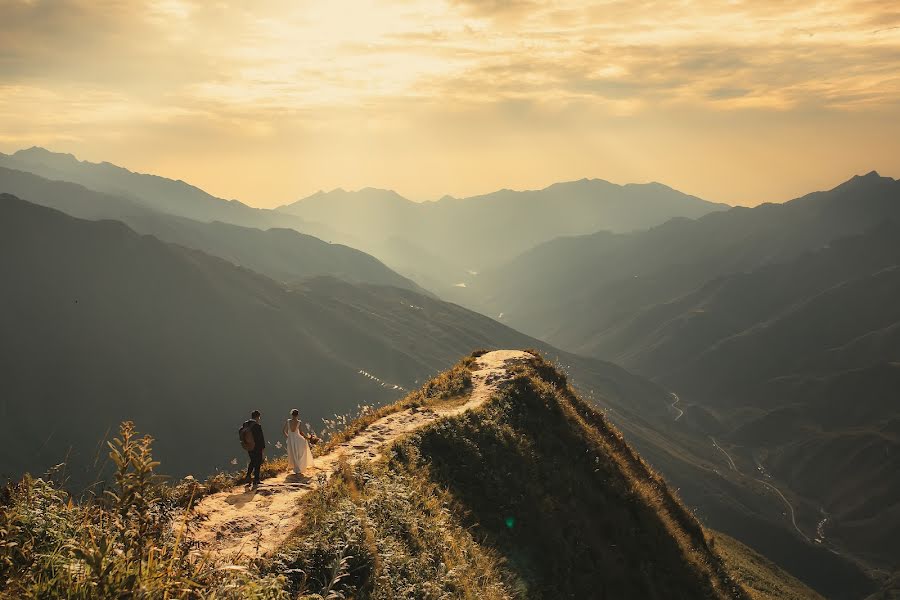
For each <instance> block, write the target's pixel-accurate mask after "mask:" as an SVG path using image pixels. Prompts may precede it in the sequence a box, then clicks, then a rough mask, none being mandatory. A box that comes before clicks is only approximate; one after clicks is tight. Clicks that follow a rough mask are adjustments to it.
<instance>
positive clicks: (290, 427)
mask: <svg viewBox="0 0 900 600" xmlns="http://www.w3.org/2000/svg"><path fill="white" fill-rule="evenodd" d="M287 455H288V464H290V466H291V469H293V470H294V473H295V474H297V475H299V474H300V473H302V472H303V471H305V470H306V469H308V468H310V467H311V466H313V456H312V450H310V449H309V443H307V441H306V438H304V437H303V436H302V435H300V423H299V422H297V423H294V422H291V421H288V422H287Z"/></svg>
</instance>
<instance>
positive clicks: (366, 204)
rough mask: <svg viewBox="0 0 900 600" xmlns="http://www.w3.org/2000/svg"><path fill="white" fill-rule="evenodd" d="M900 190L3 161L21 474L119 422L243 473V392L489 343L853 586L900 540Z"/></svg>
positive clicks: (162, 445) (361, 392)
mask: <svg viewBox="0 0 900 600" xmlns="http://www.w3.org/2000/svg"><path fill="white" fill-rule="evenodd" d="M898 186H900V182H897V181H896V180H893V179H890V178H887V177H881V176H879V175H878V174H876V173H870V174H868V175H865V176H858V177H855V178H853V179H851V180H850V181H848V182H846V183H844V184H842V185H840V186H838V187H836V188H834V189H833V190H829V191H826V192H817V193H814V194H810V195H808V196H804V197H802V198H799V199H797V200H793V201H790V202H787V203H785V204H783V205H772V204H764V205H761V206H758V207H755V208H731V209H729V208H727V207H724V206H721V205H714V204H711V203H706V202H703V201H701V200H699V199H696V198H693V197H690V196H685V195H683V194H680V193H678V192H675V191H674V190H671V189H669V188H665V186H660V185H658V184H649V185H645V186H615V185H613V184H609V183H607V182H602V181H599V180H583V181H580V182H571V183H567V184H557V185H554V186H551V187H550V188H547V189H545V190H540V191H534V192H511V191H507V190H504V191H502V192H498V193H496V194H490V195H487V196H485V197H480V198H474V199H462V200H460V199H454V198H449V197H448V198H444V199H441V200H440V201H438V202H432V203H413V202H409V201H407V200H405V199H403V198H402V197H400V196H398V195H397V194H395V193H393V192H388V191H381V190H373V189H366V190H361V191H360V192H343V191H340V190H338V191H335V192H330V193H327V194H317V195H315V196H313V197H311V198H308V199H304V200H302V201H300V202H299V203H295V204H293V205H290V206H287V207H282V208H280V209H278V210H271V211H267V210H260V209H254V208H251V207H249V206H247V205H243V204H240V203H237V202H234V201H225V200H221V199H218V198H215V197H213V196H211V195H209V194H206V193H205V192H202V191H201V190H198V189H197V188H194V187H193V186H190V185H189V184H186V183H184V182H175V181H171V180H165V179H163V178H158V177H155V176H150V175H142V174H136V173H131V172H130V171H127V170H125V169H121V168H120V167H115V166H113V165H110V164H109V163H103V164H99V165H97V164H93V163H86V162H82V161H78V160H77V159H75V158H74V157H71V156H69V155H58V154H55V153H50V152H48V151H45V150H42V149H31V150H28V151H20V152H17V153H15V154H13V155H10V156H0V192H7V193H8V194H13V195H3V196H0V236H2V237H0V278H2V279H0V280H2V281H4V285H5V288H6V290H8V291H7V292H6V293H5V294H4V296H3V299H2V300H0V330H2V331H3V332H4V335H3V343H2V344H0V351H2V356H0V360H2V361H3V364H4V365H5V374H4V377H3V378H2V383H0V396H2V398H3V406H2V410H3V414H4V416H7V417H8V418H10V419H13V420H14V421H15V422H17V423H22V424H23V426H22V427H21V428H19V430H18V431H15V432H14V433H13V434H12V435H13V437H14V440H13V441H12V443H11V448H10V451H9V452H7V453H5V458H4V460H3V462H2V463H0V472H3V473H4V474H9V475H14V474H16V473H19V472H21V470H22V469H23V468H24V469H29V470H33V471H36V472H40V471H41V470H42V469H46V468H48V467H49V466H51V465H52V464H55V463H56V462H60V461H61V460H63V458H65V457H66V454H67V452H69V459H70V460H69V462H70V473H69V474H70V476H71V477H72V478H73V480H77V479H79V478H80V479H82V480H83V479H84V477H86V474H87V473H88V472H90V471H91V469H90V468H88V465H87V463H90V462H91V460H92V457H93V456H94V455H96V454H97V451H96V448H97V444H98V443H99V442H100V440H102V439H103V438H104V437H105V434H106V432H107V428H109V427H112V426H114V425H115V423H117V422H118V421H120V420H122V419H124V418H134V419H136V420H138V421H139V422H141V423H142V424H144V423H146V425H143V427H144V428H145V429H146V430H149V431H152V432H153V433H154V434H155V435H156V436H157V437H158V438H159V441H158V451H159V453H160V456H161V457H162V458H164V459H165V461H166V463H168V464H175V465H178V466H177V467H176V468H175V469H174V472H175V473H177V474H180V473H185V472H197V473H203V472H208V471H209V470H210V469H212V468H228V467H227V464H228V459H229V458H230V456H231V455H235V454H238V453H237V452H234V445H235V441H234V439H232V438H233V437H234V436H233V431H232V429H234V423H232V422H231V421H233V415H234V414H238V413H242V412H245V411H246V410H248V409H249V407H250V406H257V407H259V408H260V409H261V410H263V412H264V413H265V414H266V415H267V416H268V415H274V414H280V412H283V411H284V410H285V409H286V407H287V406H289V405H291V406H294V405H296V406H297V407H298V408H300V409H301V411H302V414H303V416H304V419H305V420H307V421H309V422H311V423H314V424H318V423H319V422H321V419H322V418H327V417H330V416H331V415H333V414H334V413H342V412H348V411H352V410H353V409H354V408H355V407H356V405H357V404H370V403H371V404H375V405H380V404H383V403H385V402H388V401H390V400H392V399H394V398H396V397H397V396H398V395H400V394H401V393H402V392H403V390H404V389H412V388H413V387H416V386H417V384H418V382H421V381H423V380H424V378H427V377H428V376H430V375H431V374H433V373H435V372H437V371H440V370H442V369H444V368H445V367H446V366H447V365H448V364H449V363H450V362H452V361H453V360H455V359H456V358H457V357H458V356H459V355H461V354H465V353H467V352H469V351H470V350H471V349H472V348H474V347H486V348H495V347H515V348H526V347H533V348H537V349H539V350H540V351H542V352H543V353H545V355H547V356H549V357H551V358H555V359H556V360H557V361H558V364H559V365H561V366H562V367H564V368H565V369H566V370H567V371H568V373H569V377H570V381H571V382H572V384H573V385H574V387H575V388H576V389H577V390H579V391H580V393H582V394H583V395H584V396H585V397H586V398H588V399H590V400H591V401H592V402H594V403H595V404H596V405H598V406H600V407H601V408H603V409H604V410H605V411H606V412H607V415H608V418H609V419H610V420H611V421H612V422H614V423H616V425H617V426H618V427H619V428H620V429H621V430H622V431H623V433H624V435H625V437H626V438H627V439H628V441H629V442H630V443H631V444H632V445H633V446H634V447H635V448H636V449H637V450H638V451H639V452H640V453H641V455H642V456H643V457H644V458H645V459H647V460H648V461H649V462H650V463H651V464H653V465H654V467H656V468H657V469H659V470H660V471H661V472H662V473H663V474H664V475H665V477H666V479H667V480H668V481H669V482H670V484H671V485H673V486H675V487H677V488H678V489H679V490H680V494H681V495H682V497H683V498H684V500H685V501H686V502H687V503H688V505H689V506H691V507H693V509H694V510H696V511H697V514H698V515H699V516H700V517H701V518H702V519H703V521H704V522H705V523H708V524H710V525H711V526H713V527H715V528H716V529H719V530H722V531H724V532H725V533H728V534H730V535H732V536H734V537H736V538H738V539H740V540H741V541H743V542H745V543H747V544H748V545H750V546H752V547H753V548H754V549H756V550H758V551H761V552H762V553H763V554H765V555H766V556H767V557H768V558H770V559H773V560H774V561H775V562H777V563H778V564H779V565H780V566H782V567H784V568H786V569H787V570H788V571H790V572H791V573H792V574H794V575H796V576H797V577H799V578H800V579H802V580H803V581H804V582H806V583H808V584H810V585H811V586H812V587H814V588H816V589H817V590H818V591H820V592H822V593H823V594H825V595H826V596H828V597H833V598H858V597H860V595H862V594H864V593H867V591H871V589H872V588H873V583H872V577H874V578H875V579H879V578H881V577H882V576H881V575H879V572H881V571H887V572H889V571H890V570H891V569H892V568H893V566H894V565H893V564H892V557H895V556H896V555H897V553H898V551H900V547H898V546H897V542H896V540H897V539H900V536H898V534H900V531H898V526H900V512H898V510H900V504H898V502H897V498H898V497H900V488H898V485H900V479H898V478H897V477H896V475H895V473H896V472H900V469H898V468H897V467H898V466H900V465H898V463H897V460H896V456H897V452H898V450H900V442H898V440H900V426H898V423H900V421H898V419H900V415H898V412H897V404H896V392H895V390H896V389H898V383H900V368H898V365H900V353H898V352H900V337H898V331H900V313H898V312H897V308H896V307H897V306H900V303H898V302H897V299H898V298H900V277H898V275H897V274H898V272H900V241H898V240H900V224H898V220H900V192H898ZM15 196H18V198H17V197H15ZM19 198H22V199H24V200H26V201H27V202H25V201H23V200H20V199H19ZM39 205H40V206H39ZM47 207H49V208H47ZM554 208H555V212H554ZM51 209H55V210H51ZM58 211H62V212H58ZM62 213H66V214H62ZM557 213H559V214H557ZM67 215H68V216H67ZM573 215H575V217H573ZM576 217H577V218H576ZM669 217H674V218H671V219H669ZM542 222H543V224H544V225H545V227H544V228H543V229H542V228H541V224H542ZM338 226H340V229H339V228H338ZM454 233H455V234H456V235H455V237H454ZM311 234H312V235H311ZM315 234H318V235H320V236H325V239H328V240H331V241H332V242H334V241H343V242H346V243H350V244H351V245H356V244H357V243H358V245H359V247H360V248H362V249H363V250H367V251H369V252H371V254H374V256H378V257H379V258H381V259H382V260H384V261H385V263H387V264H388V265H390V267H394V268H395V269H396V271H395V270H393V269H392V268H390V267H389V266H386V264H385V263H383V262H381V261H380V260H379V259H378V258H375V257H374V256H373V255H370V254H367V253H365V252H363V251H361V250H358V249H355V248H354V247H350V246H345V245H342V244H338V243H329V242H326V241H323V239H320V238H319V237H314V235H315ZM573 234H575V235H573ZM581 234H585V235H581ZM559 236H562V237H559ZM397 271H399V272H400V273H402V274H399V273H398V272H397ZM414 281H415V282H414ZM463 284H464V286H463ZM423 288H428V289H430V290H431V291H436V292H438V293H439V295H440V297H441V298H442V299H439V298H438V297H437V296H435V295H434V294H432V293H430V292H427V291H425V289H423ZM446 300H452V301H456V302H459V303H460V304H462V305H464V306H465V307H466V308H463V307H462V306H459V305H454V304H451V303H449V302H447V301H446ZM475 311H477V312H475ZM478 313H483V314H485V315H491V316H494V317H495V318H497V319H498V320H499V321H500V322H497V320H492V319H489V318H486V317H484V316H482V314H478ZM501 323H502V324H501ZM510 326H512V327H515V328H516V329H512V328H510ZM518 330H521V331H524V332H525V333H524V334H523V333H519V331H518ZM529 334H530V335H529ZM530 336H535V337H530ZM539 340H543V341H539ZM560 347H561V348H564V349H565V350H566V351H563V350H559V349H558V348H560ZM568 351H575V352H577V353H578V354H572V353H570V352H568ZM605 361H612V363H617V364H620V365H622V366H624V367H625V368H627V369H629V370H631V371H632V372H633V373H634V374H632V373H629V372H627V371H625V370H623V369H622V368H620V367H617V366H615V365H614V364H611V363H610V362H605ZM298 390H302V397H298ZM197 423H203V424H204V426H203V427H200V428H198V427H197ZM185 440H191V441H190V448H191V452H190V456H183V453H182V451H181V448H182V447H183V446H184V445H185ZM100 454H101V455H102V454H103V453H102V452H101V453H100Z"/></svg>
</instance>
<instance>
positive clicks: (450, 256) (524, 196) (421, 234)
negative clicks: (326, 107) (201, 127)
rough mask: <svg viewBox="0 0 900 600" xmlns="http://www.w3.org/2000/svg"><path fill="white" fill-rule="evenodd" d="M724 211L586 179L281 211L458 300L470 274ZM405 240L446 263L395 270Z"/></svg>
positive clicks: (423, 262) (375, 195)
mask: <svg viewBox="0 0 900 600" xmlns="http://www.w3.org/2000/svg"><path fill="white" fill-rule="evenodd" d="M723 208H724V206H722V205H718V204H712V203H710V202H706V201H704V200H700V199H699V198H696V197H694V196H688V195H686V194H682V193H680V192H677V191H675V190H673V189H671V188H668V187H666V186H663V185H660V184H655V183H654V184H641V185H625V186H619V185H615V184H612V183H609V182H606V181H602V180H598V179H593V180H587V179H584V180H581V181H573V182H566V183H557V184H554V185H551V186H549V187H547V188H545V189H543V190H533V191H524V192H514V191H511V190H501V191H499V192H495V193H493V194H486V195H483V196H477V197H473V198H465V199H457V198H451V197H445V198H442V199H441V200H439V201H437V202H422V203H415V202H410V201H408V200H406V199H404V198H403V197H401V196H399V195H398V194H397V193H395V192H393V191H388V190H377V189H372V188H366V189H363V190H359V191H358V192H347V191H345V190H340V189H338V190H334V191H331V192H327V193H326V192H319V193H317V194H314V195H312V196H310V197H308V198H304V199H302V200H299V201H297V202H295V203H293V204H290V205H287V206H283V207H281V208H280V209H279V210H280V211H281V212H284V213H289V214H292V215H298V216H300V217H302V218H303V219H305V220H308V221H313V222H318V223H322V224H324V225H327V226H329V227H331V228H332V229H334V230H336V231H339V232H340V233H341V234H342V235H343V236H344V237H342V238H341V239H342V241H345V242H346V243H350V244H351V245H354V246H356V247H359V248H362V249H364V250H366V251H367V252H370V253H372V254H374V255H375V256H378V257H380V258H382V259H383V260H385V262H387V263H388V264H389V265H391V266H392V267H394V268H396V269H398V270H400V271H401V272H403V273H404V274H407V275H412V274H414V273H416V272H419V273H430V274H431V276H432V277H434V276H435V275H439V276H440V278H441V280H442V282H443V287H442V289H441V290H440V291H441V293H448V292H453V291H457V292H459V290H454V289H453V287H452V286H453V285H454V284H456V283H468V282H470V281H473V277H475V276H474V275H472V274H471V273H470V271H475V272H477V271H481V270H483V269H485V268H487V267H490V266H493V265H496V264H499V263H500V262H502V261H504V260H507V259H509V258H512V257H513V256H515V255H516V254H518V253H520V252H522V251H524V250H526V249H528V248H530V247H532V246H534V245H535V244H538V243H540V242H542V241H545V240H549V239H552V238H554V237H557V236H560V235H573V234H582V233H593V232H595V231H598V230H601V229H607V230H612V231H632V230H637V229H645V228H647V227H651V226H653V225H658V224H659V223H662V222H664V221H666V220H667V219H669V218H671V217H674V216H685V217H697V216H701V215H704V214H707V213H709V212H713V211H717V210H722V209H723ZM398 240H400V241H402V243H404V244H406V245H409V246H413V247H421V248H427V249H428V251H429V253H432V254H435V255H437V258H438V259H439V261H437V262H435V261H429V260H427V259H428V257H427V256H426V257H423V258H421V259H420V261H419V262H414V263H412V264H400V263H399V262H393V260H394V257H393V255H392V251H391V250H392V245H396V244H397V243H398ZM412 258H414V257H407V260H406V261H404V262H407V263H408V261H410V260H412ZM476 279H477V278H476ZM444 288H447V289H444ZM461 297H464V296H461Z"/></svg>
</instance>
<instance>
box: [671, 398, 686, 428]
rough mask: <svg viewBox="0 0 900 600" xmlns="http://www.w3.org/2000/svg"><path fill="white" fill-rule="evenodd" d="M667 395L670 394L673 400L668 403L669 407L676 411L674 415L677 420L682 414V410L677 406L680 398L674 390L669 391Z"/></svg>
mask: <svg viewBox="0 0 900 600" xmlns="http://www.w3.org/2000/svg"><path fill="white" fill-rule="evenodd" d="M669 395H670V396H672V399H673V400H674V401H673V402H672V404H670V405H669V408H671V409H672V410H674V411H675V412H676V413H677V414H676V415H675V420H676V421H677V420H678V419H680V418H681V417H682V416H683V415H684V411H683V410H682V409H680V408H678V403H679V402H681V398H679V397H678V394H676V393H675V392H669Z"/></svg>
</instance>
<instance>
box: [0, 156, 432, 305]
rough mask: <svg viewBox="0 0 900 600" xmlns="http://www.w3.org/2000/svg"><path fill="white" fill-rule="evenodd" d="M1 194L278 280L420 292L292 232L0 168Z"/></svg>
mask: <svg viewBox="0 0 900 600" xmlns="http://www.w3.org/2000/svg"><path fill="white" fill-rule="evenodd" d="M0 192H7V193H10V194H12V195H14V196H17V197H19V198H23V199H25V200H28V201H29V202H33V203H35V204H40V205H42V206H48V207H51V208H55V209H57V210H60V211H62V212H65V213H66V214H69V215H72V216H73V217H78V218H82V219H92V220H98V219H115V220H117V221H122V222H123V223H125V224H127V225H128V226H129V227H131V228H132V229H134V230H135V231H137V232H139V233H145V234H150V235H154V236H156V237H157V238H159V239H160V240H162V241H165V242H170V243H174V244H179V245H182V246H185V247H188V248H194V249H197V250H202V251H203V252H206V253H208V254H212V255H214V256H218V257H220V258H224V259H226V260H228V261H230V262H233V263H235V264H237V265H241V266H244V267H247V268H249V269H252V270H254V271H257V272H258V273H261V274H263V275H267V276H269V277H271V278H273V279H276V280H279V281H286V282H297V281H300V280H302V279H307V278H309V277H316V276H320V275H331V276H334V277H337V278H339V279H343V280H345V281H350V282H358V283H374V284H380V285H394V286H397V287H403V288H408V289H411V290H416V291H420V292H422V291H423V290H422V289H421V288H420V287H419V286H417V285H416V284H414V283H413V282H412V281H410V280H408V279H406V278H405V277H402V276H400V275H398V274H397V273H395V272H393V271H391V270H390V269H388V268H387V267H386V266H384V264H382V263H381V262H379V261H378V260H377V259H375V258H373V257H371V256H369V255H368V254H365V253H363V252H360V251H358V250H355V249H353V248H349V247H347V246H342V245H340V244H328V243H326V242H323V241H322V240H320V239H318V238H315V237H312V236H309V235H305V234H302V233H299V232H297V231H294V230H292V229H269V230H267V231H261V230H259V229H253V228H249V227H241V226H238V225H230V224H227V223H220V222H213V223H203V222H200V221H195V220H193V219H187V218H183V217H177V216H174V215H169V214H164V213H161V212H159V211H156V210H153V209H150V208H147V207H146V206H144V205H141V204H138V203H137V202H134V201H130V200H128V199H127V198H123V197H119V196H113V195H110V194H103V193H101V192H95V191H93V190H89V189H87V188H85V187H83V186H81V185H78V184H75V183H70V182H66V181H51V180H48V179H44V178H42V177H39V176H37V175H34V174H32V173H27V172H24V171H16V170H12V169H6V168H3V167H0Z"/></svg>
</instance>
